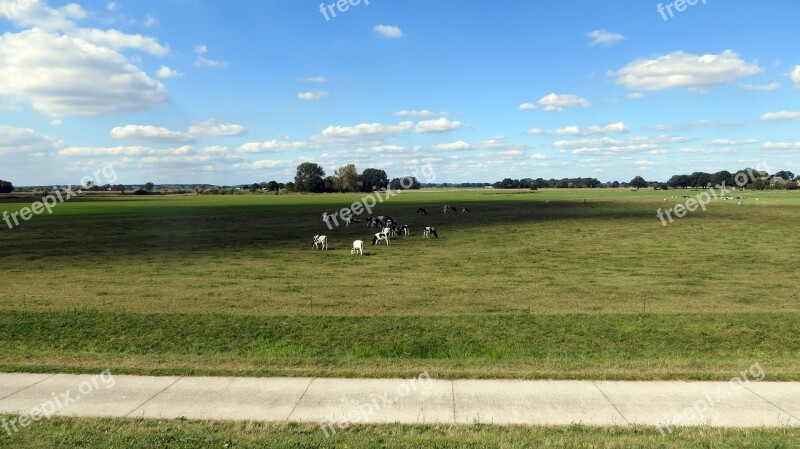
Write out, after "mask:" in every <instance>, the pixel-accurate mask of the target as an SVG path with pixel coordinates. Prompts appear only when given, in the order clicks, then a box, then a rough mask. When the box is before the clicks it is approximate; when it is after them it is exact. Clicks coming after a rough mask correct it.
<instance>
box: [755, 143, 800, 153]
mask: <svg viewBox="0 0 800 449" xmlns="http://www.w3.org/2000/svg"><path fill="white" fill-rule="evenodd" d="M764 149H765V150H788V151H794V150H800V141H797V142H767V143H765V144H764Z"/></svg>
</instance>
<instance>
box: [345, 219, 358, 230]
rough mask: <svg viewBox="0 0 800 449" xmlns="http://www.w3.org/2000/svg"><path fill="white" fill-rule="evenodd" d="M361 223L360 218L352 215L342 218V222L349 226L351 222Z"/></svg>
mask: <svg viewBox="0 0 800 449" xmlns="http://www.w3.org/2000/svg"><path fill="white" fill-rule="evenodd" d="M355 223H361V220H359V219H357V218H354V217H347V218H345V219H344V224H345V225H346V226H347V227H348V228H349V227H350V225H351V224H355Z"/></svg>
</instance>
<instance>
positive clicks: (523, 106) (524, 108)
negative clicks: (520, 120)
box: [519, 103, 536, 111]
mask: <svg viewBox="0 0 800 449" xmlns="http://www.w3.org/2000/svg"><path fill="white" fill-rule="evenodd" d="M534 109H536V105H535V104H533V103H522V104H521V105H519V110H520V111H532V110H534Z"/></svg>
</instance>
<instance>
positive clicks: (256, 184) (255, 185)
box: [250, 183, 261, 193]
mask: <svg viewBox="0 0 800 449" xmlns="http://www.w3.org/2000/svg"><path fill="white" fill-rule="evenodd" d="M260 188H261V187H260V186H259V185H258V183H253V185H251V186H250V191H251V192H253V193H256V192H258V189H260Z"/></svg>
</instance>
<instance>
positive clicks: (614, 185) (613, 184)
mask: <svg viewBox="0 0 800 449" xmlns="http://www.w3.org/2000/svg"><path fill="white" fill-rule="evenodd" d="M611 188H612V189H618V188H619V181H614V182H612V183H611Z"/></svg>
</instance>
